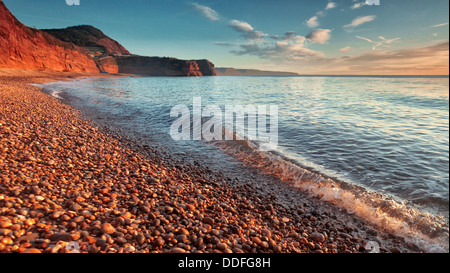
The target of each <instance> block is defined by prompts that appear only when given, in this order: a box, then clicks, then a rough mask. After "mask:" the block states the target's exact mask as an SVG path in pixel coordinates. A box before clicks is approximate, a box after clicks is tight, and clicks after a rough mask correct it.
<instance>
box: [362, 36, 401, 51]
mask: <svg viewBox="0 0 450 273" xmlns="http://www.w3.org/2000/svg"><path fill="white" fill-rule="evenodd" d="M356 38H358V39H361V40H364V41H366V42H369V43H371V44H373V46H372V50H376V49H377V48H378V47H380V46H384V47H390V44H392V43H393V42H395V41H397V40H400V38H392V39H386V38H385V37H383V36H378V39H379V40H378V41H374V40H372V39H369V38H366V37H361V36H356Z"/></svg>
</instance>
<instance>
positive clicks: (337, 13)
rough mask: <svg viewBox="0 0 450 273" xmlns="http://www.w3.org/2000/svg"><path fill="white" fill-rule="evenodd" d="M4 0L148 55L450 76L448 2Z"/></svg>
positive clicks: (32, 18) (34, 18)
mask: <svg viewBox="0 0 450 273" xmlns="http://www.w3.org/2000/svg"><path fill="white" fill-rule="evenodd" d="M67 1H68V2H76V1H74V0H67ZM3 2H4V3H5V5H6V6H7V7H8V8H9V9H10V10H11V11H12V13H13V14H14V15H15V16H16V17H17V18H18V19H19V20H20V21H21V22H22V23H24V24H26V25H28V26H30V27H36V28H40V29H42V28H64V27H68V26H73V25H81V24H87V25H93V26H94V27H97V28H99V29H101V30H102V31H103V32H104V33H105V34H106V35H108V36H110V37H111V38H113V39H115V40H117V41H118V42H120V43H121V44H122V45H124V46H125V47H126V48H127V49H128V50H129V51H130V52H132V53H134V54H138V55H144V56H167V57H176V58H180V59H208V60H210V61H211V62H213V63H214V64H215V65H216V67H234V68H252V69H263V70H276V71H290V72H297V73H300V74H333V75H339V74H349V75H448V74H449V1H447V0H379V1H376V0H367V1H366V0H278V1H274V0H193V1H189V0H128V1H124V0H80V5H68V4H67V3H66V0H38V1H36V0H3ZM377 2H378V3H377ZM377 4H379V5H377Z"/></svg>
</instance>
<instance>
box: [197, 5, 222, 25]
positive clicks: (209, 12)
mask: <svg viewBox="0 0 450 273" xmlns="http://www.w3.org/2000/svg"><path fill="white" fill-rule="evenodd" d="M192 6H193V7H194V8H195V9H196V10H197V11H199V12H200V14H201V15H202V16H204V17H206V18H208V19H209V20H211V21H218V20H220V16H219V14H218V13H217V12H216V11H215V10H213V9H212V8H210V7H207V6H203V5H200V4H198V3H192Z"/></svg>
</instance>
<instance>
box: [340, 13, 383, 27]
mask: <svg viewBox="0 0 450 273" xmlns="http://www.w3.org/2000/svg"><path fill="white" fill-rule="evenodd" d="M376 18H377V17H376V16H375V15H367V16H360V17H357V18H355V19H353V21H352V22H351V23H350V24H348V25H345V26H344V27H345V28H350V27H357V26H360V25H362V24H364V23H368V22H372V21H373V20H375V19H376Z"/></svg>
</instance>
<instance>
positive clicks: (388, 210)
mask: <svg viewBox="0 0 450 273" xmlns="http://www.w3.org/2000/svg"><path fill="white" fill-rule="evenodd" d="M226 130H227V129H225V128H223V131H224V132H225V131H226ZM233 134H234V135H235V136H236V134H235V133H233ZM234 139H236V137H235V138H234ZM214 143H215V144H216V145H217V146H218V147H219V148H220V149H221V150H223V151H224V152H225V153H227V154H231V155H233V156H234V157H236V158H238V159H240V160H242V161H244V162H246V164H248V165H250V166H252V167H256V168H258V169H260V170H261V171H263V172H264V173H267V174H270V175H273V176H276V177H278V178H279V179H280V180H281V181H284V182H286V183H289V184H290V185H292V186H293V187H295V188H298V189H300V190H302V191H303V192H305V193H307V194H309V195H310V196H313V197H316V198H318V199H320V200H322V201H325V202H329V203H332V204H333V205H335V206H337V207H339V208H341V209H344V210H346V211H347V212H348V213H350V214H354V215H356V216H358V217H359V218H361V219H363V220H365V221H366V222H368V223H370V224H372V225H374V226H376V227H377V228H379V229H380V230H383V231H386V232H389V233H390V234H394V235H397V236H401V237H403V238H404V239H405V241H406V242H408V243H412V244H414V245H416V246H417V247H419V248H420V249H421V250H422V251H424V252H448V250H449V249H448V224H447V223H446V221H445V219H444V218H443V217H441V216H435V215H432V214H430V213H427V212H423V211H421V210H419V209H418V208H413V207H411V206H409V205H408V204H407V202H402V201H399V200H396V199H394V198H393V197H391V196H387V195H384V194H381V193H378V192H374V191H371V190H369V189H366V188H364V187H362V186H360V185H356V184H354V183H351V182H347V181H342V180H339V179H336V178H332V177H329V176H327V175H325V174H322V173H320V172H318V171H315V170H314V169H312V168H308V167H305V166H302V165H301V164H300V163H299V162H296V161H294V160H292V159H290V158H288V157H286V156H285V155H283V154H281V153H279V152H275V151H271V152H264V151H260V150H259V145H260V143H258V142H255V141H249V140H238V141H237V140H233V141H217V142H214Z"/></svg>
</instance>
